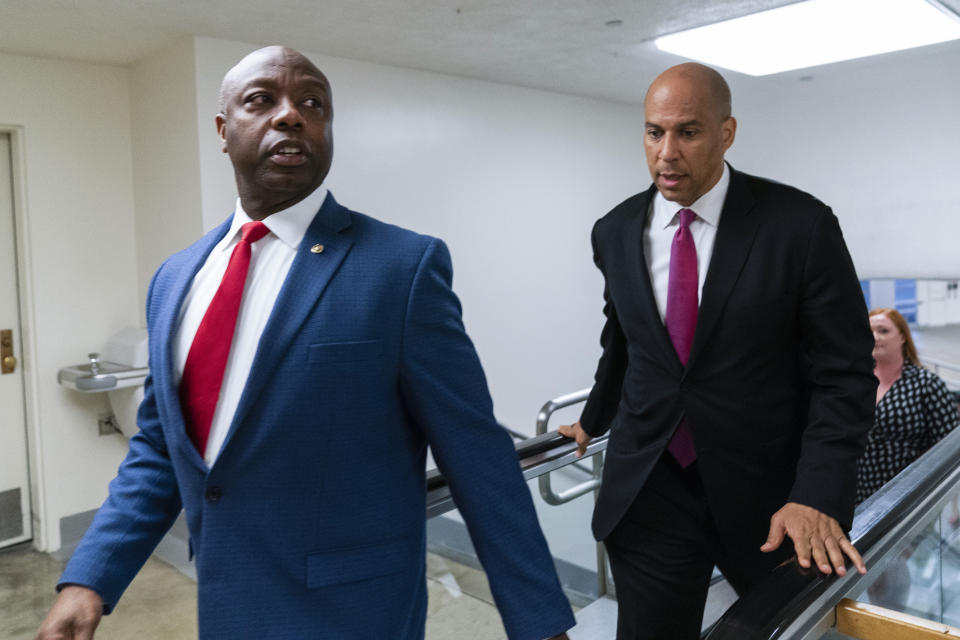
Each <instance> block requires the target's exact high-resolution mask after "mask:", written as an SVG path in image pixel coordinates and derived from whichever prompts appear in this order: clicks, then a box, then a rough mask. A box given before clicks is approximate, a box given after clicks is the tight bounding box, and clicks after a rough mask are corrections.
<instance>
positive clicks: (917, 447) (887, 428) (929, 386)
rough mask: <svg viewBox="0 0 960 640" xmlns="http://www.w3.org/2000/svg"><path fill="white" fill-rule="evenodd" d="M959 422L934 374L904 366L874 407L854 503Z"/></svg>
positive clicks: (953, 405)
mask: <svg viewBox="0 0 960 640" xmlns="http://www.w3.org/2000/svg"><path fill="white" fill-rule="evenodd" d="M958 423H960V412H958V411H957V402H956V400H954V399H953V397H952V396H951V395H950V392H949V391H948V390H947V385H945V384H944V383H943V380H941V379H940V378H939V377H937V375H936V374H935V373H933V372H932V371H929V370H927V369H923V368H921V367H916V366H914V365H912V364H909V363H904V365H903V373H902V374H901V375H900V378H899V379H898V380H897V381H896V382H894V383H893V386H892V387H890V389H889V391H887V393H885V394H884V396H883V398H881V399H880V402H879V403H878V404H877V413H876V418H875V419H874V423H873V428H872V429H871V430H870V433H869V434H868V435H867V448H866V449H865V450H864V452H863V455H862V456H860V461H859V463H858V469H857V504H860V503H861V502H863V501H864V500H866V499H867V498H869V497H870V496H871V495H872V494H873V493H874V492H876V491H877V490H878V489H879V488H880V487H882V486H883V485H885V484H886V483H887V482H888V481H889V480H890V479H892V478H893V477H894V476H895V475H897V474H898V473H900V472H901V471H903V469H905V468H906V467H907V466H908V465H909V464H910V463H911V462H913V461H914V460H916V459H917V458H919V457H920V456H921V455H923V454H924V452H925V451H926V450H927V449H929V448H930V447H932V446H933V445H934V444H936V443H937V442H938V441H939V440H940V439H941V438H943V437H944V436H945V435H947V434H948V433H950V431H951V430H952V429H954V428H956V426H957V424H958Z"/></svg>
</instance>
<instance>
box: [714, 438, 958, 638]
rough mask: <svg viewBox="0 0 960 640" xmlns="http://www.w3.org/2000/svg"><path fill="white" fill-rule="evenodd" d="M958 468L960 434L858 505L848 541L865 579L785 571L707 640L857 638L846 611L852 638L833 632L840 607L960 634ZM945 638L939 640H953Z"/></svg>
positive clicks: (734, 609)
mask: <svg viewBox="0 0 960 640" xmlns="http://www.w3.org/2000/svg"><path fill="white" fill-rule="evenodd" d="M958 463H960V429H958V430H955V431H954V432H952V433H951V434H950V435H948V436H947V437H946V438H944V439H943V440H942V441H941V442H939V443H938V444H937V445H935V446H934V447H932V448H931V449H930V450H929V451H927V453H926V454H924V455H923V456H922V457H921V458H920V459H918V460H917V461H916V462H914V463H913V464H912V465H910V466H909V467H907V468H906V469H904V470H903V471H902V472H901V473H900V474H899V475H898V476H897V477H896V478H894V479H893V480H891V481H890V482H889V483H887V485H885V486H884V487H883V488H882V489H881V490H880V491H878V492H877V493H876V494H874V495H873V496H871V497H870V498H868V499H867V500H866V501H865V502H863V503H862V504H861V505H860V506H859V507H857V510H856V513H855V516H854V521H853V528H852V530H851V531H850V539H851V540H852V541H853V543H854V545H855V546H856V547H857V549H858V550H859V551H860V553H861V555H862V556H863V558H864V560H865V562H866V564H867V569H868V571H867V574H866V575H864V576H861V575H860V574H859V573H857V572H856V571H849V572H848V573H847V575H846V576H844V577H836V576H822V575H820V574H819V573H817V572H815V571H809V570H803V569H801V568H800V567H799V565H797V564H796V563H795V562H788V563H785V564H784V565H781V566H780V567H778V568H777V569H776V571H774V573H773V574H772V575H771V576H770V577H769V578H768V579H767V580H766V581H765V582H764V583H763V584H761V585H759V586H758V587H757V588H756V589H755V590H754V591H753V592H751V593H750V594H747V595H746V596H744V597H743V598H741V599H739V600H738V601H737V602H735V603H734V604H733V605H732V606H731V607H730V609H729V610H727V612H726V613H725V614H724V615H723V616H722V617H721V618H720V620H719V621H718V623H717V624H716V625H714V627H713V628H712V629H711V630H710V632H709V633H708V634H707V635H706V638H707V640H754V639H756V640H760V639H763V640H773V639H801V638H802V639H811V640H812V639H815V638H824V639H834V638H847V637H863V636H859V635H856V632H857V629H856V628H854V629H850V628H849V627H846V626H845V624H846V620H847V617H848V616H849V609H844V610H843V611H842V612H841V615H840V618H841V624H840V627H841V629H848V630H850V631H852V632H854V633H853V634H851V635H845V634H842V633H840V631H839V630H838V629H837V619H838V615H837V607H838V605H839V604H840V603H841V601H844V600H845V599H846V600H847V601H854V602H860V603H868V604H871V605H875V606H879V607H882V608H883V609H886V610H888V611H890V612H899V613H906V614H909V615H912V616H916V617H918V618H920V619H922V620H926V621H931V622H933V623H943V624H944V625H950V626H953V627H960V526H958V525H960V514H958V512H957V509H958V498H960V464H958ZM844 605H850V603H849V602H844ZM882 624H883V623H881V626H882ZM889 624H890V625H895V624H896V621H890V622H889ZM934 626H936V625H934ZM948 633H949V630H946V631H945V632H942V635H941V636H939V637H944V638H950V637H957V636H952V635H948ZM914 637H921V636H914Z"/></svg>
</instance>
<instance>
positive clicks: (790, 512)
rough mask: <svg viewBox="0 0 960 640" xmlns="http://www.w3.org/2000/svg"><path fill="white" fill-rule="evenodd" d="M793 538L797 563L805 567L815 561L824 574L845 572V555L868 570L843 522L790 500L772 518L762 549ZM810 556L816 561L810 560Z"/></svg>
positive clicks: (775, 546) (864, 571) (768, 549)
mask: <svg viewBox="0 0 960 640" xmlns="http://www.w3.org/2000/svg"><path fill="white" fill-rule="evenodd" d="M787 536H789V538H790V539H791V540H793V547H794V549H795V550H796V552H797V562H798V563H799V564H800V566H801V567H803V568H804V569H809V568H810V566H811V564H816V566H817V568H818V569H819V570H820V572H821V573H823V574H828V575H829V574H831V573H833V572H834V571H836V572H837V575H840V576H843V575H846V573H847V570H846V567H845V566H844V565H845V562H844V557H843V556H844V555H846V556H847V557H849V558H850V560H851V561H853V565H854V566H855V567H856V568H857V571H859V572H860V573H861V574H864V573H866V572H867V567H866V565H865V564H864V563H863V558H861V557H860V553H859V552H858V551H857V549H856V547H854V546H853V543H852V542H850V540H849V539H848V538H847V537H846V535H844V533H843V529H842V528H841V527H840V523H838V522H837V521H836V519H834V518H831V517H830V516H828V515H827V514H825V513H823V512H822V511H818V510H817V509H814V508H813V507H808V506H806V505H802V504H798V503H796V502H788V503H787V504H786V505H784V506H783V507H782V508H781V509H780V510H779V511H777V512H776V513H775V514H773V516H772V517H771V518H770V534H769V535H768V536H767V541H766V542H765V543H764V544H763V546H762V547H760V551H763V552H770V551H773V550H774V549H777V548H778V547H779V546H780V544H781V543H782V542H783V539H784V537H787ZM811 558H812V560H813V563H811Z"/></svg>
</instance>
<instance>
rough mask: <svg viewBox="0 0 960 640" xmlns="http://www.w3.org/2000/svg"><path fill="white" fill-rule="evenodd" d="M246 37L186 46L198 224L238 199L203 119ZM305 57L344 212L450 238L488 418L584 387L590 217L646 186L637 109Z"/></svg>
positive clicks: (528, 410) (588, 373)
mask: <svg viewBox="0 0 960 640" xmlns="http://www.w3.org/2000/svg"><path fill="white" fill-rule="evenodd" d="M254 48H256V47H255V46H254V45H250V44H245V43H236V42H225V41H221V40H212V39H206V38H199V39H197V42H196V61H197V77H198V80H200V81H201V86H198V91H197V96H198V105H199V109H198V117H199V119H200V123H201V128H200V136H201V146H200V157H201V172H202V175H203V191H204V212H203V216H204V227H205V228H210V227H212V226H213V225H214V224H216V223H218V222H220V221H221V220H222V219H223V217H224V216H225V215H226V214H227V213H228V212H229V211H230V210H231V209H232V207H233V203H234V199H235V197H236V195H235V194H236V188H235V185H234V183H233V176H232V172H231V171H230V168H229V161H228V159H227V157H226V156H225V155H223V154H222V153H221V152H220V148H219V145H218V144H217V143H216V138H215V136H214V128H213V124H212V122H213V118H212V115H211V114H214V113H216V109H217V103H216V100H217V91H218V89H219V82H220V78H222V76H223V74H224V73H225V72H226V71H227V69H229V68H230V67H231V66H232V65H233V64H235V63H236V62H237V61H238V60H239V59H240V58H241V57H243V56H244V55H246V54H247V53H248V52H250V51H251V50H253V49H254ZM305 53H306V52H305ZM307 55H308V57H310V58H311V59H312V60H313V61H314V63H316V64H317V66H318V67H320V69H322V70H323V71H324V72H325V73H326V74H327V76H328V77H329V79H330V83H331V85H332V87H333V103H334V139H335V153H334V160H333V169H332V171H331V173H330V176H329V178H328V180H327V184H328V185H329V187H330V189H331V190H332V191H333V193H334V194H335V195H336V197H337V199H338V200H339V201H340V202H341V203H343V204H344V205H346V206H348V207H351V208H353V209H356V210H358V211H362V212H364V213H368V214H370V215H373V216H375V217H377V218H380V219H382V220H385V221H387V222H392V223H394V224H399V225H402V226H405V227H409V228H412V229H415V230H417V231H420V232H422V233H429V234H432V235H436V236H439V237H441V238H443V239H444V240H445V241H446V242H447V243H448V244H449V246H450V250H451V252H452V255H453V263H454V289H455V291H456V292H457V293H458V294H459V295H460V298H461V301H462V303H463V307H464V319H465V322H466V325H467V330H468V332H469V333H470V335H471V336H472V337H473V339H474V341H475V343H476V345H477V349H478V351H479V353H480V357H481V360H482V361H483V365H484V368H485V370H486V372H487V376H488V378H489V382H490V387H491V391H492V393H493V397H494V404H495V409H496V413H497V417H498V418H499V420H500V421H501V422H503V423H504V424H505V425H507V426H509V427H511V428H514V429H517V430H520V431H525V432H528V433H533V429H534V422H535V419H536V414H537V411H538V410H539V408H540V406H541V405H542V404H543V403H544V402H545V401H546V400H548V399H550V398H552V397H555V396H558V395H561V394H564V393H567V392H570V391H573V390H576V389H580V388H583V387H587V386H590V385H591V384H592V381H593V368H594V366H595V364H596V359H597V357H598V356H599V346H598V340H599V334H600V328H601V326H602V312H601V307H602V281H601V279H600V275H599V272H598V271H597V270H596V268H595V267H594V266H593V262H592V257H591V250H590V228H591V226H592V224H593V222H594V221H595V220H596V219H597V218H598V217H600V216H601V215H603V214H604V213H606V211H607V210H609V208H610V207H612V206H613V205H615V204H617V203H618V202H620V201H621V200H623V199H624V198H626V197H628V196H630V195H632V194H633V193H635V192H636V191H638V190H640V189H642V188H646V186H647V185H648V184H649V176H648V174H647V172H646V167H645V165H644V160H643V155H642V152H641V148H640V145H641V134H642V130H643V129H642V127H643V121H642V114H641V112H640V111H639V110H638V109H637V108H636V107H629V106H624V105H616V104H610V103H603V102H599V101H593V100H587V99H583V98H577V97H571V96H564V95H559V94H551V93H546V92H542V91H534V90H529V89H521V88H517V87H510V86H506V85H498V84H493V83H488V82H480V81H476V80H467V79H462V78H456V77H451V76H442V75H438V74H434V73H425V72H418V71H412V70H408V69H399V68H392V67H385V66H381V65H374V64H367V63H362V62H356V61H352V60H344V59H339V58H330V57H326V56H322V55H316V54H310V53H307ZM203 85H206V86H203ZM204 126H206V127H207V128H208V129H209V132H210V133H209V135H207V134H205V133H204V129H203V127H204Z"/></svg>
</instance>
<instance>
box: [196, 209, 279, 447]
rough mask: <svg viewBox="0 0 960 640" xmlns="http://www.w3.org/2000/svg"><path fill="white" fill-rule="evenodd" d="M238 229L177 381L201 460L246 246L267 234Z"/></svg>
mask: <svg viewBox="0 0 960 640" xmlns="http://www.w3.org/2000/svg"><path fill="white" fill-rule="evenodd" d="M241 229H242V231H241V237H240V242H238V243H237V246H236V247H234V249H233V253H232V254H231V255H230V262H229V263H228V264H227V270H226V271H225V272H224V274H223V280H221V281H220V288H219V289H217V292H216V294H214V296H213V299H212V300H211V301H210V306H209V307H207V312H206V313H205V314H204V315H203V320H201V321H200V326H199V328H197V334H196V336H194V338H193V343H192V344H191V345H190V351H189V353H188V354H187V362H186V364H184V366H183V377H182V378H181V380H180V404H181V406H182V407H183V417H184V419H185V420H186V423H187V434H188V435H189V436H190V440H192V441H193V444H194V446H196V447H197V451H199V452H200V456H201V457H203V456H204V454H205V453H206V450H207V438H208V437H209V436H210V424H211V423H212V422H213V412H214V410H215V409H216V408H217V400H218V399H219V398H220V386H221V384H222V383H223V372H224V370H225V369H226V368H227V357H228V356H229V355H230V343H231V342H233V332H234V330H235V329H236V327H237V315H238V314H239V313H240V299H241V298H242V297H243V287H244V284H245V283H246V282H247V271H249V269H250V245H251V244H253V243H254V242H256V241H257V240H259V239H260V238H262V237H263V236H265V235H267V234H268V233H269V232H270V229H268V228H267V226H266V225H265V224H263V223H262V222H248V223H246V224H245V225H243V227H241Z"/></svg>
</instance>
